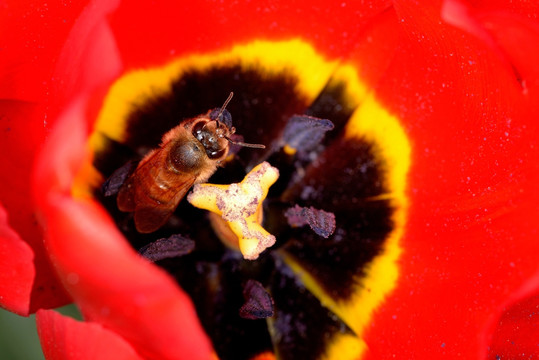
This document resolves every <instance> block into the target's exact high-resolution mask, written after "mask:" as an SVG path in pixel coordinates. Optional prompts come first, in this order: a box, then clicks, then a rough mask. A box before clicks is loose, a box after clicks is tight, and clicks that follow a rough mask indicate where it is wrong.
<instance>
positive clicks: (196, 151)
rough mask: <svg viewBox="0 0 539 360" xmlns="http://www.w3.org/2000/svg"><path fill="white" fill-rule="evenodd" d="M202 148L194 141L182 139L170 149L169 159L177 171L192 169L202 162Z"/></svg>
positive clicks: (199, 165)
mask: <svg viewBox="0 0 539 360" xmlns="http://www.w3.org/2000/svg"><path fill="white" fill-rule="evenodd" d="M204 156H205V154H204V149H203V148H202V146H201V145H200V144H197V142H196V141H184V142H180V143H178V144H176V146H174V148H172V149H171V151H170V161H171V163H172V165H173V166H174V168H175V169H176V170H178V171H193V170H196V169H197V168H199V167H201V166H202V165H203V162H204Z"/></svg>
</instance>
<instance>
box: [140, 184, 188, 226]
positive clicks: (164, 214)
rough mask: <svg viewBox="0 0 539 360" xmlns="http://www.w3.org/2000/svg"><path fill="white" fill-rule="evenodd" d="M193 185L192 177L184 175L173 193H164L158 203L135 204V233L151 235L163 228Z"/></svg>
mask: <svg viewBox="0 0 539 360" xmlns="http://www.w3.org/2000/svg"><path fill="white" fill-rule="evenodd" d="M194 183H195V177H194V176H190V175H185V176H182V180H181V181H178V182H177V183H176V186H175V187H174V191H169V192H167V193H164V194H163V195H165V196H161V197H160V198H159V203H155V202H153V203H151V204H148V203H146V202H137V205H136V208H135V226H136V228H137V231H138V232H140V233H151V232H154V231H156V230H157V229H159V228H160V227H161V226H163V225H164V224H165V223H166V222H167V220H168V218H169V217H170V215H172V213H173V212H174V210H176V207H177V206H178V204H179V202H180V201H181V199H183V197H184V196H185V194H186V193H187V191H189V189H190V188H191V186H193V184H194Z"/></svg>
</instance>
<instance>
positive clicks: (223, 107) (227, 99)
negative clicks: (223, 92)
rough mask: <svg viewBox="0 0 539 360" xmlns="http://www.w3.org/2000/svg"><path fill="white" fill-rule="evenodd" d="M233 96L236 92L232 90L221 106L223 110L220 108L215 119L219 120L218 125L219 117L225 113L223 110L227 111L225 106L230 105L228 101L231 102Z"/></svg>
mask: <svg viewBox="0 0 539 360" xmlns="http://www.w3.org/2000/svg"><path fill="white" fill-rule="evenodd" d="M232 96H234V93H233V92H232V91H231V92H230V95H228V97H227V98H226V100H225V102H224V104H223V106H221V110H219V113H218V114H217V116H216V117H215V121H217V126H219V118H220V117H221V116H222V115H223V111H225V108H226V106H227V105H228V103H229V102H230V100H232Z"/></svg>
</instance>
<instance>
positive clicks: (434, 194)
mask: <svg viewBox="0 0 539 360" xmlns="http://www.w3.org/2000/svg"><path fill="white" fill-rule="evenodd" d="M395 7H396V11H397V14H398V16H399V22H398V24H400V25H398V24H395V27H396V30H395V31H398V32H399V33H401V34H404V35H405V37H403V38H402V39H401V41H400V42H399V43H398V46H397V47H396V48H395V49H394V53H393V54H389V53H386V54H387V55H388V56H391V57H392V59H393V61H392V62H391V64H390V65H389V66H388V68H387V72H386V73H385V74H384V76H383V77H381V78H379V79H378V82H377V84H376V85H377V87H376V96H377V97H378V98H379V99H380V101H381V102H382V103H383V104H385V106H387V107H388V109H389V111H390V112H391V113H392V114H395V115H396V116H397V117H398V118H400V119H401V120H402V123H403V126H404V127H405V130H406V132H407V134H408V135H409V137H410V139H411V141H412V144H413V149H412V151H413V153H412V168H411V169H410V173H409V179H408V183H409V193H408V195H409V198H410V209H409V221H408V226H407V228H406V234H405V237H404V239H403V241H402V246H403V249H404V253H403V256H402V257H401V259H400V264H401V275H400V278H399V283H398V287H397V289H396V290H395V292H394V293H393V294H392V295H391V296H390V297H389V298H388V300H387V302H386V303H385V304H384V305H383V306H382V307H381V308H380V309H379V312H378V313H377V315H376V316H375V317H374V318H373V322H372V327H371V328H370V329H369V330H368V334H367V344H368V346H369V348H370V357H369V358H389V357H391V356H395V355H397V354H398V356H400V357H413V358H431V357H432V356H434V355H433V354H443V355H445V356H447V357H448V358H455V357H459V356H460V357H462V358H469V359H471V358H478V357H483V356H484V355H485V354H486V351H487V349H486V347H485V344H484V342H483V339H484V336H487V337H488V334H489V326H488V324H490V323H491V322H492V319H493V318H497V317H498V316H499V312H500V309H501V308H502V305H503V304H505V302H506V301H507V299H508V298H510V297H511V296H512V295H513V294H514V293H516V292H518V291H519V289H520V288H521V287H522V286H523V283H524V282H526V281H528V279H530V278H531V277H532V276H535V274H536V272H537V271H538V265H537V255H536V254H537V253H539V242H537V241H536V237H537V233H538V231H539V229H538V223H537V203H538V202H539V193H537V191H536V184H537V183H538V181H539V168H538V167H537V159H538V158H539V143H538V140H537V139H538V127H537V115H536V114H537V113H538V104H539V102H538V88H537V85H534V84H536V83H537V75H536V71H537V70H536V67H534V66H532V64H537V63H538V62H539V48H538V47H537V46H536V44H537V43H539V36H538V35H537V32H534V31H532V30H531V29H533V28H534V27H535V26H532V25H530V23H529V22H526V21H524V20H522V19H519V21H514V18H513V17H505V16H490V15H489V16H487V15H485V16H484V17H480V16H479V15H477V17H474V16H473V13H472V16H471V18H469V19H464V20H463V21H465V24H466V26H462V27H458V28H456V27H455V26H454V25H448V24H447V23H445V22H444V20H443V19H442V18H441V15H440V14H441V13H442V12H441V9H440V4H436V3H432V2H428V1H427V2H425V4H421V5H419V4H417V3H414V4H410V3H408V2H405V1H396V5H395ZM509 19H511V20H509ZM460 20H462V19H460ZM487 20H488V22H489V24H490V29H485V28H484V27H482V26H483V25H482V24H483V23H482V21H485V24H486V22H487ZM521 21H524V23H525V24H524V25H522V23H521ZM472 22H473V23H472ZM478 24H479V25H478ZM498 24H499V25H498ZM502 24H503V25H502ZM461 25H462V24H461ZM508 25H511V29H512V32H511V33H512V34H517V35H518V36H517V39H519V40H520V41H521V42H519V43H518V45H517V43H513V44H510V41H509V35H504V32H503V31H502V30H501V29H502V28H503V27H504V26H508ZM477 26H479V29H481V32H478V31H469V29H477ZM485 26H486V25H485ZM491 29H492V31H491ZM496 29H498V30H496ZM483 30H485V31H486V32H483ZM478 34H482V35H481V36H478ZM485 36H486V37H485ZM487 38H488V39H491V41H490V40H489V41H487V40H485V39H487ZM521 47H523V48H524V49H525V50H524V51H521V50H519V49H520V48H521ZM382 50H383V49H380V51H382ZM524 52H525V53H526V56H523V55H524ZM358 61H361V59H358ZM360 65H361V63H360ZM515 69H516V70H517V71H516V72H515ZM516 73H519V74H523V75H522V77H523V78H522V80H524V82H525V84H526V87H525V88H523V86H522V84H521V81H520V79H518V78H517V76H516ZM485 334H486V335H485Z"/></svg>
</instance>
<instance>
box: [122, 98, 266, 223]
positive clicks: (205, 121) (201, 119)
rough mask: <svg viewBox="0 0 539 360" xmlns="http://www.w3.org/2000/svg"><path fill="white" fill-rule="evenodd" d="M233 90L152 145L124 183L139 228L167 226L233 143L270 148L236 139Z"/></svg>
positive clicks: (126, 206)
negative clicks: (230, 105) (231, 110)
mask: <svg viewBox="0 0 539 360" xmlns="http://www.w3.org/2000/svg"><path fill="white" fill-rule="evenodd" d="M232 96H233V93H230V95H229V96H228V99H227V100H226V101H225V103H224V104H223V106H222V107H221V108H217V109H213V110H210V111H208V112H207V113H206V114H204V115H200V116H198V117H195V118H192V119H188V120H184V121H182V122H181V123H180V124H179V125H178V126H176V127H175V128H173V129H172V130H170V131H169V132H167V133H166V134H165V135H164V136H163V138H162V140H161V141H162V142H161V145H160V146H159V148H157V149H154V150H152V151H150V152H149V153H148V154H147V155H146V156H145V157H144V158H143V159H142V160H141V161H140V163H139V164H138V166H137V168H136V169H135V171H134V172H133V173H132V174H131V175H129V177H128V178H127V180H126V181H125V182H124V183H123V185H122V186H121V187H120V190H119V192H118V197H117V199H116V203H117V205H118V209H120V210H121V211H124V212H134V220H135V227H136V229H137V231H138V232H140V233H150V232H154V231H156V230H157V229H159V228H160V227H161V226H163V225H164V224H165V223H166V222H167V220H168V218H169V217H170V216H171V215H172V213H173V212H174V210H176V207H177V206H178V204H179V202H180V201H181V200H182V199H183V197H184V196H185V194H186V193H187V191H188V190H189V189H190V188H191V187H192V186H193V185H194V184H196V183H201V182H205V181H206V180H208V179H209V177H210V176H212V175H213V173H215V171H216V170H217V167H218V166H220V165H221V163H222V161H223V160H224V159H225V158H226V156H227V154H228V150H229V144H231V143H232V144H236V145H240V146H245V147H252V148H259V149H263V148H265V146H264V145H260V144H247V143H243V142H235V141H232V140H231V139H230V136H231V135H232V134H234V132H235V131H236V129H235V128H234V127H233V126H232V116H231V115H230V113H229V112H228V111H227V110H225V107H226V106H227V105H228V103H229V102H230V100H231V99H232Z"/></svg>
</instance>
